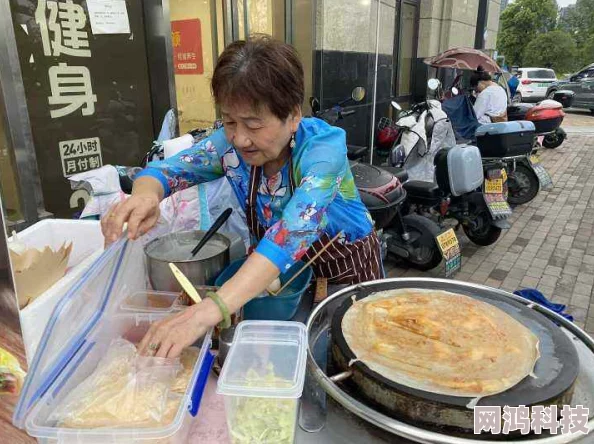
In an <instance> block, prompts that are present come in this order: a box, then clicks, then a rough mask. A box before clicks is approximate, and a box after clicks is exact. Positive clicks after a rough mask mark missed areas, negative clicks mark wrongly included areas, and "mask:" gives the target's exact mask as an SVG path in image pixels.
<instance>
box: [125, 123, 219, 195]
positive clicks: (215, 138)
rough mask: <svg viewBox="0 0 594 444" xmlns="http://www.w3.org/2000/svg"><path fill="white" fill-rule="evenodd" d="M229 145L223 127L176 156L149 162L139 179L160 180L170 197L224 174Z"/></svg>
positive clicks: (138, 175)
mask: <svg viewBox="0 0 594 444" xmlns="http://www.w3.org/2000/svg"><path fill="white" fill-rule="evenodd" d="M226 147H227V140H226V138H225V133H224V131H223V129H222V128H221V129H220V130H218V131H216V132H215V133H213V134H212V135H211V136H210V137H208V138H206V139H203V140H201V141H200V142H198V143H197V144H195V145H194V146H192V147H191V148H188V149H187V150H184V151H181V152H179V153H178V154H176V155H175V156H172V157H169V158H168V159H165V160H161V161H157V162H151V163H149V164H148V166H147V168H145V169H144V170H143V171H141V172H140V173H138V174H137V175H136V178H137V179H138V178H142V177H146V176H150V177H153V178H155V179H157V180H158V181H159V182H160V183H161V185H162V188H163V197H167V196H169V195H170V194H171V193H175V192H176V191H180V190H183V189H185V188H189V187H191V186H192V185H196V184H199V183H204V182H209V181H211V180H215V179H218V178H219V177H221V176H223V174H224V173H223V165H222V163H221V157H222V153H224V151H225V149H226Z"/></svg>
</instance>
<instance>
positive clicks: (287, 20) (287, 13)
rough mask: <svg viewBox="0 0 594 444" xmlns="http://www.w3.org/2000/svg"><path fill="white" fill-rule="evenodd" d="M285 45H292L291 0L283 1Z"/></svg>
mask: <svg viewBox="0 0 594 444" xmlns="http://www.w3.org/2000/svg"><path fill="white" fill-rule="evenodd" d="M285 43H288V44H290V45H291V44H293V0H285Z"/></svg>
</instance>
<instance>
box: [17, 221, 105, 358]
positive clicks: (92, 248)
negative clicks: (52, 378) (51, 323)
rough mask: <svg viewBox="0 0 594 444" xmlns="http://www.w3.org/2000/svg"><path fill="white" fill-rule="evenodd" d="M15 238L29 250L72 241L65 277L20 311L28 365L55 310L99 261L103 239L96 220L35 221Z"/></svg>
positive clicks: (55, 246)
mask: <svg viewBox="0 0 594 444" xmlns="http://www.w3.org/2000/svg"><path fill="white" fill-rule="evenodd" d="M18 238H19V239H20V240H21V241H22V242H23V243H25V245H27V247H28V248H37V249H43V248H44V247H46V246H49V247H50V248H52V249H53V250H58V249H59V248H60V247H61V246H62V244H63V243H64V242H72V252H71V253H70V258H69V259H68V268H67V269H66V275H65V276H64V277H63V278H62V279H60V280H59V281H58V282H56V283H55V284H54V285H52V286H51V287H50V288H48V289H47V290H46V291H45V292H44V293H43V294H41V295H39V296H38V297H37V298H36V299H35V300H33V302H31V303H30V304H29V305H27V306H26V307H25V308H23V309H22V310H21V312H20V315H21V330H22V332H23V342H24V344H25V350H26V352H27V353H26V355H27V362H28V364H29V365H31V363H32V360H33V356H35V352H36V351H37V346H38V345H39V342H40V341H41V335H42V333H43V330H44V328H45V326H46V324H47V322H48V319H49V318H50V316H51V314H52V311H53V310H54V307H55V306H56V305H57V303H58V301H59V300H60V298H61V297H62V296H64V294H66V292H67V291H68V289H69V288H70V287H71V286H72V285H74V284H75V283H76V281H77V280H78V279H80V277H81V276H82V275H83V273H84V272H85V271H87V270H88V269H89V268H90V267H91V265H92V264H93V262H95V260H97V258H99V256H100V255H101V253H102V252H103V243H104V239H103V234H101V224H100V223H99V222H98V221H90V220H64V219H45V220H42V221H40V222H37V223H36V224H35V225H32V226H30V227H29V228H27V229H25V230H23V231H21V232H20V233H19V234H18ZM9 239H12V238H9Z"/></svg>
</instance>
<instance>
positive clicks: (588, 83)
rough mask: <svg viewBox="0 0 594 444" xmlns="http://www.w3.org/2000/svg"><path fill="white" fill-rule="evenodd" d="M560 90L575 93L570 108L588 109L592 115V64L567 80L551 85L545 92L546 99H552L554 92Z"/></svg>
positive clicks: (593, 91)
mask: <svg viewBox="0 0 594 444" xmlns="http://www.w3.org/2000/svg"><path fill="white" fill-rule="evenodd" d="M561 90H569V91H573V92H574V93H575V96H574V97H573V103H572V105H571V106H572V107H574V108H583V109H589V110H590V111H591V112H592V113H594V63H592V64H591V65H588V66H586V67H585V68H583V69H582V70H580V71H578V72H577V73H575V74H573V75H572V76H570V77H569V79H566V80H560V81H558V82H555V83H553V84H552V85H551V86H549V89H548V90H547V98H550V99H552V98H553V96H554V95H555V92H557V91H561Z"/></svg>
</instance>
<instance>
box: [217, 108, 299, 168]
mask: <svg viewBox="0 0 594 444" xmlns="http://www.w3.org/2000/svg"><path fill="white" fill-rule="evenodd" d="M221 114H222V116H223V123H224V125H225V135H226V136H227V141H228V142H229V143H231V144H233V146H234V147H235V148H236V149H237V151H239V154H240V155H241V157H242V158H243V160H244V161H245V163H247V164H248V165H254V166H262V165H264V164H266V163H268V162H270V161H274V160H277V159H278V158H279V157H280V156H281V154H282V153H283V151H284V150H285V149H286V148H287V146H288V145H289V141H290V140H291V135H292V134H294V133H295V132H297V128H298V127H299V122H301V110H300V109H296V110H295V111H294V112H293V113H292V114H291V115H289V117H288V118H287V119H286V120H280V119H279V118H278V117H276V116H275V115H274V114H272V113H271V112H270V111H269V110H268V108H266V107H263V108H262V109H260V110H253V109H252V107H251V106H243V105H240V104H238V105H236V104H234V105H231V106H229V105H226V106H225V105H222V106H221Z"/></svg>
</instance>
